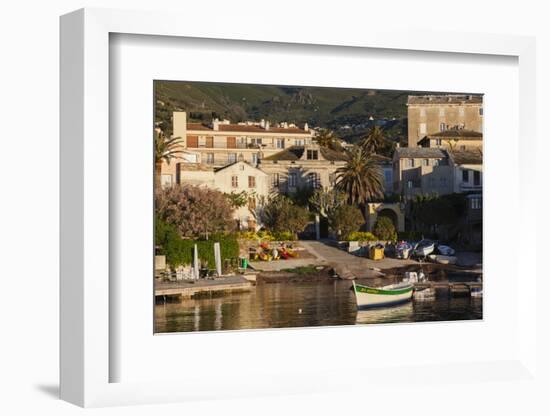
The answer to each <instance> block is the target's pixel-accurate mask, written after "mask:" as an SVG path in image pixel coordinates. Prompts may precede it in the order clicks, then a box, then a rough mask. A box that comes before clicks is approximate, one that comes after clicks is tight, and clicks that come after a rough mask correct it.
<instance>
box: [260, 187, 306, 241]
mask: <svg viewBox="0 0 550 416" xmlns="http://www.w3.org/2000/svg"><path fill="white" fill-rule="evenodd" d="M260 218H261V220H262V223H263V224H264V225H265V227H266V228H267V229H268V230H270V231H272V232H277V233H280V232H285V231H288V232H291V233H292V234H293V235H294V236H296V235H297V234H298V233H299V232H302V231H303V230H304V228H305V227H306V225H307V223H308V222H309V211H308V210H307V209H306V208H304V207H300V206H298V205H296V204H294V203H293V202H292V200H291V199H289V198H288V197H286V196H284V195H277V196H273V197H271V198H269V200H268V201H267V203H266V204H265V205H264V207H263V209H262V211H261V214H260Z"/></svg>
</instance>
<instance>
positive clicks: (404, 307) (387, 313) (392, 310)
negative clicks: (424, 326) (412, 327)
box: [355, 301, 414, 324]
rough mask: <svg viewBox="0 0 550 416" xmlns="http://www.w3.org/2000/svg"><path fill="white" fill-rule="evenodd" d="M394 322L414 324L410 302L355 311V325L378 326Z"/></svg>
mask: <svg viewBox="0 0 550 416" xmlns="http://www.w3.org/2000/svg"><path fill="white" fill-rule="evenodd" d="M395 322H414V307H413V303H412V301H410V302H407V303H401V304H399V305H395V306H388V307H380V308H372V309H360V310H358V311H357V318H356V320H355V323H356V324H379V323H395Z"/></svg>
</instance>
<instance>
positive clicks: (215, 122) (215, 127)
mask: <svg viewBox="0 0 550 416" xmlns="http://www.w3.org/2000/svg"><path fill="white" fill-rule="evenodd" d="M219 129H220V120H218V119H217V118H215V119H214V120H212V130H216V131H218V130H219Z"/></svg>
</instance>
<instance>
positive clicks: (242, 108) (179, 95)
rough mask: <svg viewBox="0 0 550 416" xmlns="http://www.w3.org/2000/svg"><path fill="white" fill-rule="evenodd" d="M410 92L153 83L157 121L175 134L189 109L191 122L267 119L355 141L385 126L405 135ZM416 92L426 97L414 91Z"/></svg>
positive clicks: (399, 136) (394, 136) (394, 135)
mask: <svg viewBox="0 0 550 416" xmlns="http://www.w3.org/2000/svg"><path fill="white" fill-rule="evenodd" d="M409 94H410V92H408V91H391V90H362V89H349V88H322V87H292V86H276V85H252V84H222V83H207V82H181V81H155V97H156V114H155V121H156V122H157V123H159V125H160V126H161V128H162V129H163V130H165V131H166V132H167V133H170V132H171V114H172V111H174V110H180V111H187V113H188V117H189V120H190V121H195V122H209V121H210V120H211V119H212V118H215V117H218V118H228V119H230V120H231V121H233V122H238V121H243V120H260V119H262V118H264V119H268V120H270V121H271V122H280V121H287V122H289V123H290V122H292V123H296V124H298V125H303V123H304V122H307V123H308V124H309V125H310V126H314V127H328V128H330V129H332V130H334V131H335V132H336V133H337V135H338V136H339V137H342V138H343V139H345V140H347V141H349V142H355V141H357V140H358V139H359V138H360V137H362V136H363V135H364V134H365V132H366V131H367V130H368V129H369V128H370V127H371V126H372V124H373V122H372V121H369V118H370V117H373V118H374V120H375V121H376V122H377V123H379V124H381V125H383V127H384V129H385V130H386V133H387V136H388V137H389V138H391V139H393V140H400V139H402V138H404V137H405V136H406V117H407V106H406V102H407V96H408V95H409ZM416 94H422V93H419V92H416Z"/></svg>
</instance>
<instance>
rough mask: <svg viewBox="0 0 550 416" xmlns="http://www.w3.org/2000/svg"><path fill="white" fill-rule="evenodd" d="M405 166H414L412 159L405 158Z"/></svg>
mask: <svg viewBox="0 0 550 416" xmlns="http://www.w3.org/2000/svg"><path fill="white" fill-rule="evenodd" d="M405 167H406V168H414V159H407V160H406V161H405Z"/></svg>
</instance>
